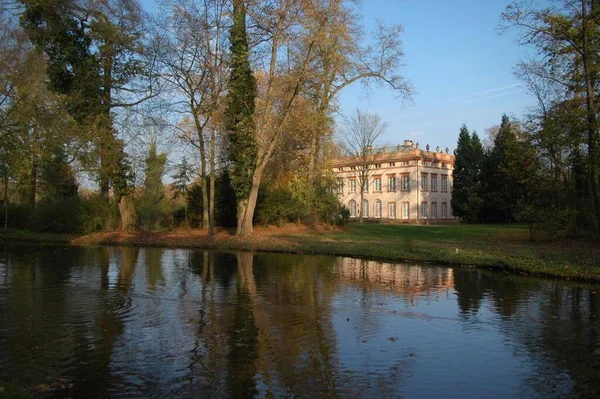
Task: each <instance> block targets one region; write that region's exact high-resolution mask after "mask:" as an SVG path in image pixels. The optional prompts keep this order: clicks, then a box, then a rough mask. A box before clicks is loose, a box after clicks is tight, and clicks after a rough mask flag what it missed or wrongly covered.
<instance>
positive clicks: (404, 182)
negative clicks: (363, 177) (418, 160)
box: [337, 173, 448, 195]
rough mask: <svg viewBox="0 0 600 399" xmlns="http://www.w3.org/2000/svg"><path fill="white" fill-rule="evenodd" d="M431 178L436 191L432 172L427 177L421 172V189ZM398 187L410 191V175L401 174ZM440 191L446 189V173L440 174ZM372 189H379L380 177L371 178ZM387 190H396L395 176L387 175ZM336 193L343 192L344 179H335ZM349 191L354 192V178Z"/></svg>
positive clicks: (432, 186) (367, 190)
mask: <svg viewBox="0 0 600 399" xmlns="http://www.w3.org/2000/svg"><path fill="white" fill-rule="evenodd" d="M428 180H431V190H430V191H437V175H434V174H432V175H431V176H430V177H429V179H428V174H427V173H421V190H427V182H428ZM400 183H401V184H400V189H401V190H402V191H410V177H409V176H408V175H402V176H401V177H400ZM441 184H442V192H445V191H448V175H442V179H441ZM373 185H374V191H375V192H378V191H381V177H376V178H375V179H373ZM387 188H388V191H396V176H390V177H388V186H387ZM363 192H365V193H367V192H369V182H368V181H365V182H364V184H363ZM337 193H338V194H340V195H343V194H344V181H343V180H342V179H338V181H337ZM350 193H356V180H354V179H352V180H350Z"/></svg>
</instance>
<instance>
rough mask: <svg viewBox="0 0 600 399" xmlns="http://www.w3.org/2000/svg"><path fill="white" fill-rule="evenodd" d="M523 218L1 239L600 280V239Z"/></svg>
mask: <svg viewBox="0 0 600 399" xmlns="http://www.w3.org/2000/svg"><path fill="white" fill-rule="evenodd" d="M525 235H526V228H524V227H523V226H479V225H455V226H391V225H368V224H365V225H350V226H346V227H344V228H339V227H337V228H334V227H329V226H327V227H325V226H305V225H296V224H288V225H286V226H283V227H274V226H268V227H262V226H261V227H257V228H256V229H255V233H254V234H253V235H252V236H251V237H248V238H240V237H237V236H235V234H234V231H233V230H227V229H222V228H220V229H217V230H216V234H215V235H214V236H213V237H209V236H208V235H207V233H206V231H205V230H200V229H176V230H171V231H147V232H144V231H136V232H130V233H126V232H120V231H111V232H101V233H93V234H88V235H68V234H42V233H33V232H28V231H21V230H9V231H6V232H5V231H0V243H2V242H14V243H17V242H21V243H47V244H66V245H76V246H92V245H117V246H119V245H122V246H142V247H143V246H147V247H163V248H186V249H212V250H243V251H257V252H277V253H291V254H310V255H331V256H348V257H355V258H368V259H373V260H381V261H387V262H415V263H430V264H438V265H445V266H460V267H476V268H480V269H486V270H498V271H504V272H507V271H508V272H511V273H515V274H520V275H530V276H540V277H550V278H560V279H566V280H573V281H583V282H595V283H599V282H600V264H599V263H598V262H600V248H596V247H600V246H599V245H597V243H594V242H580V241H559V242H550V243H534V242H531V241H528V240H527V239H526V237H525Z"/></svg>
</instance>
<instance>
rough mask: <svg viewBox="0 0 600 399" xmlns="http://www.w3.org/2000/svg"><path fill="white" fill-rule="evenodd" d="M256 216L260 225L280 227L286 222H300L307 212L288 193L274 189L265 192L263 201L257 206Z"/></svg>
mask: <svg viewBox="0 0 600 399" xmlns="http://www.w3.org/2000/svg"><path fill="white" fill-rule="evenodd" d="M256 214H257V219H258V222H259V223H261V224H276V225H278V226H282V225H284V224H285V223H287V222H295V221H300V220H301V219H302V218H303V217H304V216H306V215H307V214H308V212H307V209H306V208H305V207H304V206H302V204H300V202H299V201H297V200H296V199H294V197H293V195H292V193H291V192H290V191H287V190H284V189H275V190H272V191H266V192H265V195H264V199H263V200H262V201H261V202H260V203H258V205H257V210H256Z"/></svg>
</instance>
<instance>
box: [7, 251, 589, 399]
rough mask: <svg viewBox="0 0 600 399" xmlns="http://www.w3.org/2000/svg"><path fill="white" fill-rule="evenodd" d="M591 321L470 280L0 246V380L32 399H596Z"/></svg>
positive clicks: (489, 279) (497, 284)
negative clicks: (16, 387) (61, 398)
mask: <svg viewBox="0 0 600 399" xmlns="http://www.w3.org/2000/svg"><path fill="white" fill-rule="evenodd" d="M599 316H600V287H599V286H596V285H585V284H577V283H570V282H568V281H559V280H544V279H536V278H526V277H519V276H514V275H512V274H510V273H492V272H488V271H481V270H475V269H469V268H448V267H439V266H431V265H411V264H391V263H382V262H376V261H369V260H360V259H352V258H341V257H328V256H306V255H284V254H268V253H257V254H252V253H248V252H230V253H223V252H212V251H202V250H187V249H186V250H182V249H181V250H178V249H158V248H133V247H88V248H84V247H71V246H45V245H44V246H42V245H24V244H23V245H19V244H6V245H4V244H3V245H2V246H0V380H5V381H9V382H11V383H14V384H16V385H18V386H21V387H23V388H24V389H26V390H28V391H30V392H32V393H33V394H34V395H35V396H37V395H39V396H47V397H64V396H69V397H86V398H89V397H215V398H221V397H235V398H243V397H302V398H306V397H310V398H315V397H351V398H360V397H365V398H371V397H408V398H411V397H413V398H414V397H418V398H439V397H445V398H449V397H454V398H468V397H472V398H486V397H489V398H509V397H519V398H523V397H526V398H529V397H533V398H535V397H539V398H553V397H556V398H560V397H594V396H596V397H598V396H599V395H600V322H599Z"/></svg>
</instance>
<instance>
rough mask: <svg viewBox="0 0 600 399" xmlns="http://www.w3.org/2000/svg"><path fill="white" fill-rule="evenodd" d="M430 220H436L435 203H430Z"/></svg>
mask: <svg viewBox="0 0 600 399" xmlns="http://www.w3.org/2000/svg"><path fill="white" fill-rule="evenodd" d="M429 216H430V217H431V219H437V202H432V203H431V213H430V214H429Z"/></svg>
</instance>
